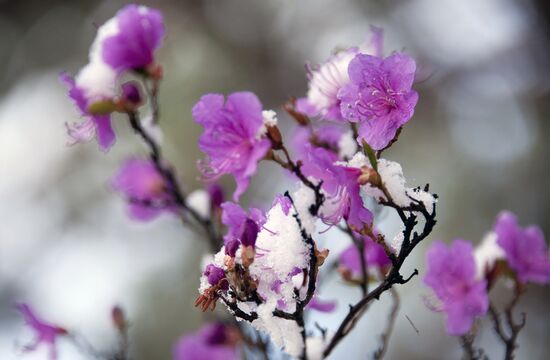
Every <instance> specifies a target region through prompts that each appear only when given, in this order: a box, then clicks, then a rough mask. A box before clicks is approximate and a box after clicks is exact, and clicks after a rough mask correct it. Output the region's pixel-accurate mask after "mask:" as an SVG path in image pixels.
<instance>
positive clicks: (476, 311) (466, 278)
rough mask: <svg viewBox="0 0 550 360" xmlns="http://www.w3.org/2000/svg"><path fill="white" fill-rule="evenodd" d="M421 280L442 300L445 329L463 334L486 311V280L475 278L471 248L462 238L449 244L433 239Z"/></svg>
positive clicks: (455, 333) (487, 304)
mask: <svg viewBox="0 0 550 360" xmlns="http://www.w3.org/2000/svg"><path fill="white" fill-rule="evenodd" d="M427 266H428V270H427V271H426V276H425V277H424V282H425V283H426V285H428V286H429V287H431V288H432V290H433V291H434V293H435V295H436V296H437V298H438V299H439V300H440V301H441V310H442V311H444V312H445V314H446V315H447V332H448V333H449V334H450V335H463V334H465V333H466V332H468V330H470V328H471V327H472V324H473V322H474V320H475V319H476V318H478V317H481V316H483V315H485V314H486V313H487V309H488V307H489V300H488V296H487V289H486V287H487V283H486V281H484V280H481V281H480V280H476V264H475V259H474V255H473V247H472V245H471V244H470V243H469V242H466V241H464V240H460V239H459V240H455V241H454V242H453V243H452V245H451V246H450V247H447V246H446V245H445V244H444V243H443V242H441V241H436V242H434V243H433V244H432V245H431V247H430V249H429V250H428V252H427Z"/></svg>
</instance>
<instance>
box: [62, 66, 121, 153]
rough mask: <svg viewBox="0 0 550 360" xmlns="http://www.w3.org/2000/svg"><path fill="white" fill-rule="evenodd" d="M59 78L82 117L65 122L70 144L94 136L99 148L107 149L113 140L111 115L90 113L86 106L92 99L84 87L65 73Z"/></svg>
mask: <svg viewBox="0 0 550 360" xmlns="http://www.w3.org/2000/svg"><path fill="white" fill-rule="evenodd" d="M60 79H61V81H62V82H64V83H65V85H66V86H67V88H68V92H69V97H70V98H71V99H72V100H73V102H74V103H75V105H76V106H77V107H78V109H79V110H80V113H81V115H82V116H83V117H84V121H83V122H82V123H73V124H68V123H66V124H65V125H66V127H67V133H68V134H69V137H70V138H71V141H70V144H71V145H73V144H77V143H85V142H88V141H90V140H91V139H93V138H94V137H96V138H97V142H98V144H99V147H100V149H101V150H103V151H107V150H109V148H110V147H111V146H112V145H113V144H114V142H115V133H114V131H113V128H112V125H111V116H110V115H94V114H91V113H90V112H89V110H88V107H89V106H90V104H91V103H92V102H93V100H91V98H90V97H88V95H87V94H86V90H85V88H83V87H82V86H79V85H77V82H76V81H75V80H74V79H73V78H72V77H71V76H70V75H68V74H66V73H63V74H61V76H60ZM77 80H78V78H77ZM108 96H109V95H106V97H108Z"/></svg>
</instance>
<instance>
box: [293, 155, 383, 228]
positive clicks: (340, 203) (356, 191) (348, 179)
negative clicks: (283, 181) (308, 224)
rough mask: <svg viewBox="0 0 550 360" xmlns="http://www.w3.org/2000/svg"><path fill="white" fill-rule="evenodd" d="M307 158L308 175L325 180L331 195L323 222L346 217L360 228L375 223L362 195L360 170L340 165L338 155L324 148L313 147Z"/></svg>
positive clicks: (327, 201)
mask: <svg viewBox="0 0 550 360" xmlns="http://www.w3.org/2000/svg"><path fill="white" fill-rule="evenodd" d="M304 160H305V161H304V166H303V172H304V174H306V175H307V176H311V177H313V178H315V179H318V180H320V181H322V189H323V191H324V193H325V194H326V196H327V200H326V202H325V204H324V205H323V207H322V208H321V214H320V215H321V217H322V219H323V221H325V222H326V223H327V224H330V225H336V224H338V223H339V222H340V221H341V220H342V219H344V220H346V221H347V222H348V223H349V224H350V225H351V226H353V227H354V228H355V229H357V230H360V229H362V228H363V227H364V226H365V225H370V224H371V222H372V213H371V212H370V211H369V210H368V209H367V208H366V207H365V205H364V204H363V199H362V198H361V194H360V184H359V176H360V175H361V170H360V169H357V168H353V167H348V166H344V165H339V164H337V163H336V162H337V161H338V157H337V155H336V154H334V153H333V152H331V151H329V150H326V149H324V148H313V147H310V150H309V151H308V153H307V157H306V158H305V159H304Z"/></svg>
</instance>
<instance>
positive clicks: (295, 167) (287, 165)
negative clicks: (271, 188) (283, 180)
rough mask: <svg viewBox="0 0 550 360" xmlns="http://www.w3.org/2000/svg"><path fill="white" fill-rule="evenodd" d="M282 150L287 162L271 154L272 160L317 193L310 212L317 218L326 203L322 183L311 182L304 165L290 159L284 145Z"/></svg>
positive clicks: (281, 146)
mask: <svg viewBox="0 0 550 360" xmlns="http://www.w3.org/2000/svg"><path fill="white" fill-rule="evenodd" d="M279 147H280V150H281V151H282V152H283V154H284V155H285V158H286V160H283V159H281V158H280V157H279V156H277V155H276V154H274V153H271V157H270V158H269V159H270V160H273V161H275V162H276V163H277V164H279V165H281V167H283V168H284V169H287V170H289V171H291V172H292V173H293V174H294V175H296V177H297V178H298V179H300V181H301V182H302V183H303V184H304V185H305V186H307V187H308V188H310V189H311V190H313V192H314V193H315V204H312V205H311V208H310V212H311V215H313V216H316V215H317V214H318V212H319V209H320V208H321V205H323V202H324V201H325V196H324V195H323V193H322V192H321V185H322V181H321V182H319V183H318V184H314V183H313V182H312V181H311V180H309V179H308V178H307V177H306V176H305V175H304V173H303V172H302V163H301V162H300V161H297V162H294V161H293V160H292V158H291V157H290V153H289V152H288V149H287V148H286V147H285V146H284V145H283V144H280V146H279Z"/></svg>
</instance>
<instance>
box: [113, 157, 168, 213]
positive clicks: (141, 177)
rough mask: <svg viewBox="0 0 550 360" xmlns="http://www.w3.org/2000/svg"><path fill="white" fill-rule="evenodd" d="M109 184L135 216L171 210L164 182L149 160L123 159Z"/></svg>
mask: <svg viewBox="0 0 550 360" xmlns="http://www.w3.org/2000/svg"><path fill="white" fill-rule="evenodd" d="M111 186H112V188H113V189H114V190H116V191H119V192H121V193H123V194H124V195H125V196H126V198H127V200H128V213H129V215H130V217H132V218H134V219H136V220H142V221H146V220H151V219H153V218H155V217H157V216H158V215H160V214H161V213H163V212H165V211H173V206H172V205H173V204H171V203H172V197H171V195H170V194H169V193H168V192H167V186H168V185H167V184H166V182H165V180H164V178H163V177H162V175H161V174H160V173H159V172H158V170H157V168H156V167H155V164H153V163H152V162H151V161H150V160H145V159H140V158H129V159H127V160H126V161H125V162H124V163H123V164H122V166H121V167H120V169H119V170H118V173H117V174H116V175H115V177H114V178H113V180H112V181H111Z"/></svg>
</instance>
